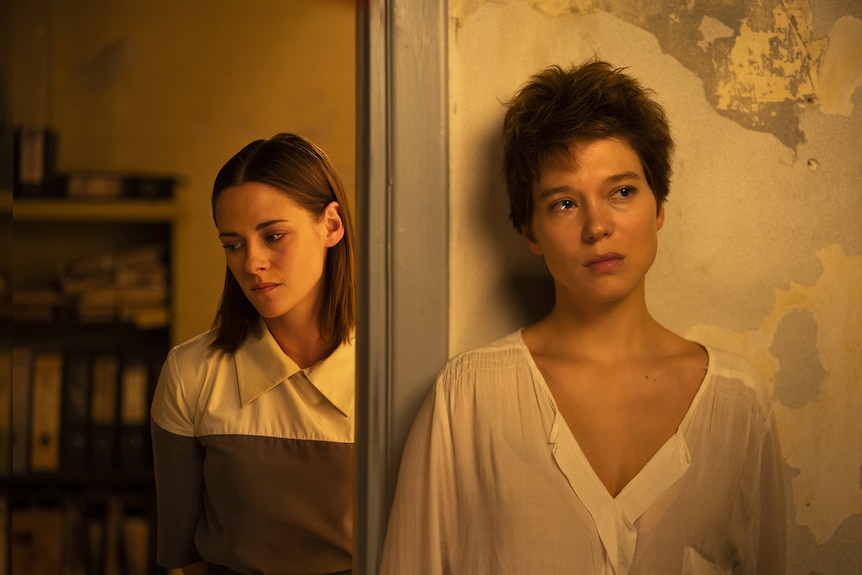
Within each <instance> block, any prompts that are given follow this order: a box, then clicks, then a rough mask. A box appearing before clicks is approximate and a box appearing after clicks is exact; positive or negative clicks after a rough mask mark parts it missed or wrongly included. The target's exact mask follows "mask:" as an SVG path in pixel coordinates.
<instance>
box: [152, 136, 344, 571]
mask: <svg viewBox="0 0 862 575" xmlns="http://www.w3.org/2000/svg"><path fill="white" fill-rule="evenodd" d="M212 210H213V218H214V219H215V225H216V228H217V230H218V239H219V241H220V242H221V245H222V246H223V248H224V252H225V259H226V262H227V271H226V275H225V282H224V291H223V294H222V299H221V303H220V305H219V309H218V311H217V313H216V317H215V322H214V325H213V329H212V330H210V331H208V332H206V333H203V334H201V335H199V336H197V337H195V338H192V339H190V340H189V341H186V342H185V343H183V344H181V345H178V346H177V347H175V348H173V349H172V350H171V351H170V353H169V354H168V357H167V360H166V361H165V364H164V366H163V368H162V372H161V376H160V377H159V382H158V385H157V387H156V392H155V396H154V400H153V406H152V435H153V452H154V459H155V472H156V487H157V496H158V560H159V563H160V564H161V565H163V566H165V567H170V568H181V569H182V570H183V572H184V573H185V574H187V575H189V574H198V573H209V574H210V575H212V574H232V573H243V574H252V573H254V574H264V575H288V574H300V573H302V574H329V573H344V572H348V573H349V572H350V569H351V568H352V554H353V511H354V488H355V483H354V475H355V473H354V459H355V458H354V444H353V441H354V431H353V429H354V425H353V420H354V371H355V370H354V346H353V343H354V342H353V337H354V318H355V309H354V308H355V263H354V237H353V229H352V224H351V221H350V215H349V213H348V210H347V202H346V198H345V195H344V189H343V187H342V184H341V181H340V180H339V178H338V175H337V174H336V172H335V170H334V168H333V166H332V164H331V163H330V161H329V159H328V158H327V156H326V155H325V154H324V153H323V151H322V150H320V149H319V148H318V147H317V146H315V145H314V144H312V143H311V142H309V141H308V140H306V139H304V138H302V137H299V136H295V135H292V134H279V135H276V136H275V137H273V138H271V139H269V140H257V141H255V142H252V143H251V144H249V145H247V146H246V147H244V148H243V149H242V150H240V151H239V152H238V153H237V154H236V155H235V156H233V157H232V158H231V159H230V160H229V161H228V162H227V163H226V164H225V165H224V167H222V169H221V171H220V172H219V174H218V176H217V177H216V179H215V185H214V186H213V193H212Z"/></svg>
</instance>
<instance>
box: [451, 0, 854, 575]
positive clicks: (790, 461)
mask: <svg viewBox="0 0 862 575" xmlns="http://www.w3.org/2000/svg"><path fill="white" fill-rule="evenodd" d="M593 55H597V56H599V57H601V58H603V59H606V60H608V61H610V62H611V63H612V64H614V65H617V66H625V67H627V68H628V72H629V73H631V74H632V75H634V76H636V77H638V78H639V79H641V80H642V81H643V83H645V84H646V85H647V86H649V87H651V88H653V89H654V90H655V91H656V97H657V99H658V100H659V101H660V102H661V103H662V104H663V105H664V106H665V109H666V111H667V113H668V115H669V117H670V120H671V124H672V130H673V134H674V137H675V139H676V142H677V146H678V152H677V156H676V160H675V175H674V179H673V183H672V187H671V193H670V197H669V203H668V204H667V208H666V209H667V215H666V219H665V225H664V227H663V229H662V230H661V231H660V233H659V254H658V257H657V260H656V263H655V265H654V266H653V269H652V270H651V271H650V273H649V276H648V279H647V290H648V294H647V298H648V304H649V306H650V309H651V311H652V312H653V314H654V316H656V318H657V319H658V320H659V321H661V322H662V323H664V324H665V325H667V326H668V327H670V328H671V329H674V330H675V331H677V332H678V333H680V334H682V335H685V336H686V337H689V338H691V339H695V340H697V341H700V342H703V343H705V344H709V345H715V346H720V347H725V348H728V349H731V350H733V351H736V352H738V353H740V354H741V355H743V356H745V357H747V358H748V359H749V360H750V361H751V362H752V363H753V364H754V365H755V366H756V367H757V369H758V370H759V371H760V373H761V374H762V375H763V377H764V378H765V379H766V381H767V383H768V386H769V388H770V390H771V393H772V397H773V405H774V408H775V410H776V414H777V421H778V426H779V432H780V435H781V440H782V445H783V455H784V461H785V471H786V486H787V493H788V542H789V546H788V564H789V573H792V574H800V575H801V574H806V575H807V574H809V573H818V574H823V575H826V574H844V573H859V572H862V417H860V416H859V414H860V413H862V349H860V348H862V303H860V294H862V226H860V224H859V221H860V217H862V192H860V188H859V182H860V181H862V143H860V135H862V89H860V87H862V4H859V3H858V2H852V1H846V2H842V1H839V0H794V1H788V0H761V1H759V2H740V1H729V0H725V1H721V0H711V1H704V2H699V1H698V2H691V1H683V0H670V1H666V2H665V1H662V2H658V1H654V2H642V1H636V0H592V1H591V0H546V1H541V0H450V2H449V74H450V156H451V161H450V180H451V186H450V210H451V213H450V222H451V228H450V246H451V248H450V250H451V251H450V274H451V275H450V278H451V279H450V281H451V284H450V285H451V289H450V352H451V353H453V354H454V353H457V352H460V351H463V350H465V349H468V348H470V347H472V346H475V345H479V344H481V343H484V342H486V341H489V340H491V339H494V338H496V337H498V336H501V335H504V334H505V333H507V332H509V331H511V330H514V329H515V328H517V327H519V326H522V325H525V324H526V323H528V322H530V321H531V320H532V319H535V318H537V317H538V316H539V315H541V314H542V313H543V312H544V311H545V310H547V309H548V306H549V295H550V294H551V291H550V290H551V288H550V285H549V281H548V276H547V274H546V272H545V270H544V268H543V266H542V264H541V262H540V261H538V260H537V259H536V258H535V257H534V256H532V255H531V254H529V253H528V251H527V250H526V248H525V247H524V245H523V242H522V241H521V240H520V238H519V237H518V235H517V234H516V233H515V231H514V230H513V229H512V227H511V226H510V225H509V223H508V220H507V205H506V198H505V189H504V187H503V181H502V178H501V176H500V171H501V153H500V149H499V136H500V126H501V120H502V117H503V113H504V108H503V106H502V102H504V101H506V100H507V99H508V98H510V97H511V96H512V94H513V93H514V92H515V91H516V89H517V88H518V87H519V86H520V85H521V84H522V83H523V82H524V81H526V79H527V78H528V76H529V75H530V74H532V73H533V72H535V71H538V70H539V69H541V68H543V67H545V66H546V65H549V64H563V65H565V64H568V63H572V62H579V61H582V60H584V59H586V58H588V57H591V56H593Z"/></svg>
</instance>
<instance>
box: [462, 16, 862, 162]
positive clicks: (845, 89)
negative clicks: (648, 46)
mask: <svg viewBox="0 0 862 575" xmlns="http://www.w3.org/2000/svg"><path fill="white" fill-rule="evenodd" d="M486 2H500V0H462V1H455V2H452V3H451V9H450V13H451V14H452V15H453V17H455V18H465V17H468V16H469V15H470V14H471V13H473V12H475V11H476V10H478V9H479V8H480V7H481V6H482V4H484V3H486ZM528 3H529V4H530V5H531V6H533V7H534V8H535V9H536V10H538V11H540V12H542V13H544V14H546V15H549V16H555V17H556V16H565V15H570V14H584V13H590V12H593V11H596V10H602V11H606V12H608V13H611V14H613V15H615V16H616V17H618V18H622V19H624V20H626V21H629V22H631V23H633V24H635V25H636V26H639V27H641V28H643V29H644V30H648V31H650V32H652V33H653V34H655V36H656V38H657V39H658V41H659V43H660V44H661V46H662V49H663V50H664V51H665V52H666V53H668V54H670V55H672V56H673V57H675V58H677V59H678V60H679V61H680V62H682V63H683V65H685V66H686V67H688V68H689V69H690V70H692V71H693V72H695V73H696V74H698V75H699V76H700V77H701V78H702V79H703V87H704V95H705V96H706V98H707V100H708V101H709V102H710V103H711V104H712V105H713V106H714V107H715V109H716V110H717V111H718V112H719V113H721V114H723V115H725V116H727V117H728V118H730V119H732V120H733V121H735V122H737V123H739V124H740V125H742V126H743V127H745V128H747V129H752V130H757V131H761V132H768V133H771V134H773V135H775V136H776V137H777V138H778V139H779V140H781V142H782V143H783V144H784V145H785V146H788V147H789V148H793V149H795V148H796V147H797V146H798V145H799V144H800V143H802V142H804V141H805V134H804V133H803V132H802V131H801V130H800V129H799V114H800V111H801V107H804V106H805V104H806V103H810V102H814V101H819V102H820V103H821V104H822V107H823V111H824V113H827V114H843V115H849V114H850V113H851V112H852V95H853V93H854V92H855V90H856V89H857V88H858V87H859V86H860V85H862V20H859V19H858V18H854V17H852V16H845V17H844V18H842V20H839V21H838V22H836V24H835V27H834V28H833V29H832V30H831V31H830V33H829V35H828V36H827V37H821V38H816V37H814V34H813V31H812V14H811V6H810V2H809V0H760V1H758V2H692V1H690V0H666V1H655V0H654V1H647V2H632V1H631V0H568V1H567V0H529V2H528ZM716 30H718V32H716ZM727 30H729V31H731V33H730V34H728V33H726V31H727ZM694 46H697V47H699V49H692V48H693V47H694Z"/></svg>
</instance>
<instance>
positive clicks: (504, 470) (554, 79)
mask: <svg viewBox="0 0 862 575" xmlns="http://www.w3.org/2000/svg"><path fill="white" fill-rule="evenodd" d="M503 134H504V171H505V175H506V183H507V188H508V193H509V206H510V213H511V219H512V222H513V224H514V226H515V229H516V230H517V231H518V233H520V234H521V235H522V236H523V238H524V241H525V243H526V245H527V248H528V249H529V250H530V251H531V252H533V253H534V254H537V255H539V256H541V257H542V258H543V259H544V262H545V265H546V266H547V268H548V270H549V272H550V274H551V276H552V278H553V282H554V288H555V296H556V298H555V301H554V305H553V308H552V310H551V311H550V312H549V313H548V315H547V316H545V317H544V318H542V319H541V320H539V321H538V322H536V323H534V324H532V325H529V326H527V327H525V328H523V329H519V330H517V331H515V332H514V333H512V334H510V335H508V336H506V337H504V338H502V339H500V340H498V341H496V342H493V343H491V344H488V345H485V346H483V347H480V348H477V349H474V350H472V351H468V352H466V353H463V354H461V355H459V356H457V357H455V358H453V359H451V360H450V361H449V362H448V363H447V365H446V366H445V368H444V369H443V371H442V373H441V374H440V376H439V378H438V381H437V383H436V385H435V386H434V388H433V389H432V390H431V392H430V394H429V395H428V397H427V399H426V401H425V402H424V404H423V406H422V408H421V410H420V412H419V414H418V416H417V418H416V420H415V423H414V425H413V428H412V429H411V432H410V435H409V438H408V440H407V443H406V445H405V449H404V454H403V458H402V463H401V470H400V475H399V480H398V487H397V490H396V495H395V502H394V505H393V508H392V514H391V517H390V522H389V529H388V532H387V538H386V543H385V549H384V557H383V571H382V572H383V573H384V574H386V575H400V574H403V573H410V574H411V575H418V574H443V573H446V574H456V573H458V574H465V573H469V574H470V575H480V574H502V573H507V574H533V573H541V574H543V575H549V574H564V573H565V574H569V573H577V574H595V575H598V574H602V575H626V574H645V575H655V574H662V575H664V574H705V573H707V574H719V573H727V574H730V573H733V574H735V575H739V574H755V573H759V574H770V575H774V574H781V573H783V572H784V562H785V559H784V556H785V548H784V545H785V543H784V540H785V524H784V499H783V493H782V486H783V479H782V459H781V454H780V449H779V445H778V441H777V437H776V428H775V419H774V415H773V412H772V408H771V404H770V400H769V394H768V392H767V390H766V388H765V386H764V383H763V381H762V380H761V378H760V377H759V376H758V374H757V373H756V372H755V370H754V369H753V368H752V367H751V366H750V365H749V364H748V363H747V362H746V361H745V360H743V359H742V358H740V357H738V356H736V355H733V354H731V353H729V352H727V351H722V350H719V349H715V348H712V347H707V346H703V345H700V344H698V343H696V342H694V341H689V340H687V339H684V338H683V337H680V336H679V335H677V334H675V333H673V332H671V331H669V330H668V329H666V328H665V327H663V326H662V325H660V324H659V323H658V322H657V321H656V320H655V319H654V318H653V317H652V316H651V315H650V312H649V311H648V309H647V305H646V297H645V281H646V279H645V278H646V274H647V271H648V270H649V269H650V266H651V265H652V263H653V260H654V259H655V256H656V250H657V246H658V235H659V230H660V229H661V227H662V224H663V223H664V219H665V209H664V202H665V199H666V197H667V194H668V190H669V186H670V175H671V156H672V152H673V147H674V145H673V140H672V139H671V135H670V130H669V127H668V122H667V119H666V117H665V113H664V111H663V110H662V108H661V107H660V106H659V104H658V103H656V102H655V101H654V100H653V99H652V96H651V94H650V92H649V91H647V90H646V89H644V88H643V87H642V86H641V85H640V83H639V82H638V81H636V80H635V79H634V78H632V77H630V76H628V75H627V74H625V73H624V72H623V71H622V70H620V69H614V68H613V67H612V66H610V65H609V64H607V63H605V62H601V61H595V60H593V61H589V62H587V63H585V64H583V65H581V66H575V67H571V68H568V69H563V68H561V67H556V66H555V67H550V68H547V69H545V70H543V71H541V72H540V73H538V74H537V75H535V76H533V77H532V78H531V79H530V81H529V82H528V83H527V84H526V85H524V86H523V87H522V89H521V90H520V91H519V92H518V93H517V94H516V95H515V97H514V99H513V100H511V101H510V102H509V104H508V110H507V113H506V117H505V122H504V130H503Z"/></svg>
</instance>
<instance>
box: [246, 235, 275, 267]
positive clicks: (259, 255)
mask: <svg viewBox="0 0 862 575" xmlns="http://www.w3.org/2000/svg"><path fill="white" fill-rule="evenodd" d="M268 262H269V260H267V258H266V250H264V248H263V246H260V245H258V244H257V243H255V242H249V243H248V244H247V245H246V252H245V271H247V272H248V273H252V274H253V273H257V272H259V271H260V270H263V269H266V267H267V264H268Z"/></svg>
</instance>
